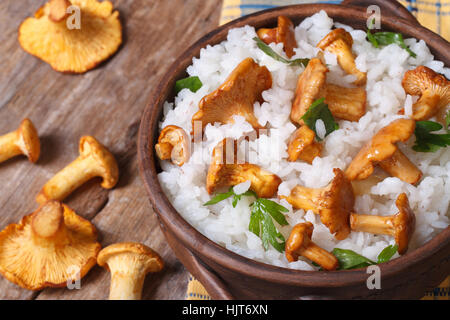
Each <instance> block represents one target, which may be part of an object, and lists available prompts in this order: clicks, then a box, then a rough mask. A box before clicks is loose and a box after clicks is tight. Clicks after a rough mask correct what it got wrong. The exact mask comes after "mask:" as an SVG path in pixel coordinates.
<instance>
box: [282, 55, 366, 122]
mask: <svg viewBox="0 0 450 320" xmlns="http://www.w3.org/2000/svg"><path fill="white" fill-rule="evenodd" d="M327 72H328V68H327V67H326V66H325V65H324V64H323V62H322V61H321V60H320V59H318V58H313V59H311V60H310V61H309V63H308V66H307V67H306V69H305V71H303V72H302V73H301V74H300V76H299V77H298V81H297V88H296V89H295V99H294V102H293V103H292V109H291V120H292V121H293V122H296V123H298V124H300V125H303V120H302V119H301V117H302V116H303V115H304V114H305V113H306V111H308V109H309V107H310V106H311V104H312V103H313V102H314V101H315V100H317V99H319V98H325V103H326V104H328V108H329V109H330V111H331V113H332V114H333V115H334V116H336V117H338V118H341V119H344V120H349V121H358V120H359V119H360V118H361V117H362V116H363V115H364V114H365V113H366V91H365V90H364V89H363V88H344V87H340V86H336V85H333V84H327V83H326V78H327V76H326V74H327Z"/></svg>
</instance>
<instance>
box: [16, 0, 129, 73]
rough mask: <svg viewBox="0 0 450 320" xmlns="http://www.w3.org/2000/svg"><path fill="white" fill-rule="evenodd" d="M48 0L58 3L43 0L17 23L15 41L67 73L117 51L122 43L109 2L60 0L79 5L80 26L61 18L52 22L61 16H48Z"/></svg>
mask: <svg viewBox="0 0 450 320" xmlns="http://www.w3.org/2000/svg"><path fill="white" fill-rule="evenodd" d="M52 2H53V3H59V2H57V1H50V2H48V3H46V4H45V5H44V6H43V7H41V8H40V9H39V10H38V11H36V13H35V16H34V17H30V18H27V19H25V21H24V22H23V23H22V24H21V25H20V27H19V43H20V45H21V46H22V48H23V49H24V50H25V51H27V52H28V53H30V54H32V55H34V56H36V57H38V58H39V59H42V60H43V61H45V62H47V63H49V64H50V65H51V67H52V68H53V69H55V70H56V71H60V72H70V73H84V72H86V71H88V70H90V69H92V68H94V67H95V66H97V65H98V64H99V63H100V62H102V61H104V60H106V59H107V58H109V57H110V56H111V55H112V54H114V53H115V52H116V51H117V49H118V48H119V46H120V44H121V43H122V26H121V24H120V20H119V12H118V11H113V5H112V4H111V2H109V1H103V2H99V1H97V0H71V1H70V2H69V1H67V0H66V1H64V2H66V3H68V4H72V5H73V6H76V7H79V8H80V29H76V28H74V29H69V28H68V25H67V23H66V21H67V19H65V18H63V19H62V20H61V21H59V22H55V21H54V20H58V19H60V18H61V16H59V17H58V18H56V19H55V18H52V17H51V16H50V15H51V4H52ZM52 6H53V4H52ZM55 6H56V4H55ZM58 10H61V8H60V7H58ZM70 18H71V17H69V19H70Z"/></svg>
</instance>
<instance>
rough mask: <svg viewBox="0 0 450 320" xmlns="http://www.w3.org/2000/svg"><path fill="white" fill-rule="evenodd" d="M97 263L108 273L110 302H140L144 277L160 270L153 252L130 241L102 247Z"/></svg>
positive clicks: (161, 261)
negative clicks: (109, 275)
mask: <svg viewBox="0 0 450 320" xmlns="http://www.w3.org/2000/svg"><path fill="white" fill-rule="evenodd" d="M97 262H98V264H99V265H100V266H101V267H104V268H106V269H107V270H108V271H110V272H111V288H110V291H109V299H110V300H140V299H141V295H142V287H143V285H144V280H145V276H146V274H147V273H149V272H158V271H161V270H162V269H163V267H164V262H163V260H162V259H161V257H160V256H159V255H158V254H157V253H156V252H155V251H153V250H152V249H150V248H149V247H147V246H145V245H143V244H140V243H133V242H124V243H116V244H113V245H110V246H108V247H106V248H104V249H103V250H102V251H100V253H99V255H98V258H97Z"/></svg>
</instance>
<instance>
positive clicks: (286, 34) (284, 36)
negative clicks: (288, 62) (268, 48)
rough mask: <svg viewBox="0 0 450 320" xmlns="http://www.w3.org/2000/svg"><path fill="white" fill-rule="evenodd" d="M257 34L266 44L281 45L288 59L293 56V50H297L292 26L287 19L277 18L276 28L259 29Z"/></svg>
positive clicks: (283, 17)
mask: <svg viewBox="0 0 450 320" xmlns="http://www.w3.org/2000/svg"><path fill="white" fill-rule="evenodd" d="M257 34H258V37H259V38H260V39H261V40H262V41H264V42H265V43H266V44H270V43H272V42H275V43H282V44H283V46H284V52H285V53H286V56H287V57H288V58H291V57H292V56H293V55H295V52H294V48H297V41H296V40H295V33H294V24H293V23H292V21H291V20H290V19H289V18H288V17H285V16H279V17H278V26H277V27H276V28H272V29H267V28H261V29H258V31H257Z"/></svg>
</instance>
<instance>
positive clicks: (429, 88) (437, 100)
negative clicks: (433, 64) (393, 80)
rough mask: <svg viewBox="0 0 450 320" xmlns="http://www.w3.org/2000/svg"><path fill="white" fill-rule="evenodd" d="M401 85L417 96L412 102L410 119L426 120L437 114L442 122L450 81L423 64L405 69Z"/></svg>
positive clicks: (448, 98)
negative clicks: (415, 100) (411, 68)
mask: <svg viewBox="0 0 450 320" xmlns="http://www.w3.org/2000/svg"><path fill="white" fill-rule="evenodd" d="M402 86H403V88H404V89H405V92H406V93H407V94H410V95H412V96H419V97H420V98H419V100H417V102H416V103H414V104H413V112H412V119H414V120H417V121H418V120H426V119H429V118H431V117H433V116H435V115H438V118H439V121H440V122H442V123H444V120H443V119H444V115H445V112H446V107H447V106H448V105H449V104H450V81H449V80H447V79H446V78H445V77H444V76H443V75H441V74H439V73H436V72H434V71H433V70H431V69H430V68H427V67H425V66H418V67H417V68H416V69H414V70H409V71H406V73H405V75H404V77H403V81H402Z"/></svg>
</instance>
